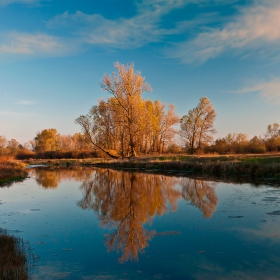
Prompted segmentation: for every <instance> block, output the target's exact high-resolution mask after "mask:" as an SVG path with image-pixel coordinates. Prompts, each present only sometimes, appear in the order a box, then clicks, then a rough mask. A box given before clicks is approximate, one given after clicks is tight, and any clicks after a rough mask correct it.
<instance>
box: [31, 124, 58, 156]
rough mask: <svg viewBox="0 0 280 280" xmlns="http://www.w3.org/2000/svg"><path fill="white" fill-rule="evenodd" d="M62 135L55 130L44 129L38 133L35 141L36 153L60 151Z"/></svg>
mask: <svg viewBox="0 0 280 280" xmlns="http://www.w3.org/2000/svg"><path fill="white" fill-rule="evenodd" d="M59 137H60V135H59V134H58V133H57V130H56V129H55V128H50V129H44V130H42V131H41V132H38V133H37V135H36V137H35V138H34V141H35V147H34V148H35V151H36V152H47V151H57V150H59V149H60V145H59Z"/></svg>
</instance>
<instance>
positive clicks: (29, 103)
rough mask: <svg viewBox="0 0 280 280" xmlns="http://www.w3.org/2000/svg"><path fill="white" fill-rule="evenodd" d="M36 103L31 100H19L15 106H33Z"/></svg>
mask: <svg viewBox="0 0 280 280" xmlns="http://www.w3.org/2000/svg"><path fill="white" fill-rule="evenodd" d="M36 103H37V102H36V101H33V100H25V99H20V100H18V101H17V102H16V104H17V105H34V104H36Z"/></svg>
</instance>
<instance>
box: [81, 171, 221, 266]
mask: <svg viewBox="0 0 280 280" xmlns="http://www.w3.org/2000/svg"><path fill="white" fill-rule="evenodd" d="M179 183H180V185H181V186H182V192H181V191H180V188H178V184H179ZM81 190H82V191H83V199H82V200H81V201H80V202H78V205H79V206H80V207H81V208H82V209H91V210H94V211H95V212H96V213H97V214H98V215H99V217H100V221H101V225H102V226H103V227H109V228H111V229H112V228H113V229H114V231H113V232H112V233H110V234H108V235H106V236H105V243H106V246H107V249H108V251H111V250H116V251H117V252H120V251H121V252H122V254H121V257H120V258H119V261H120V262H125V261H127V260H138V252H141V251H143V249H144V248H145V247H147V246H148V241H149V240H150V239H151V238H152V237H153V236H154V235H155V231H148V230H146V229H145V228H144V227H143V225H144V223H148V222H150V223H151V222H152V219H153V217H154V216H155V214H157V215H159V216H160V215H163V214H164V213H167V212H168V204H170V206H171V210H172V211H176V210H177V202H178V200H179V199H181V198H182V196H183V197H184V198H185V199H186V200H190V201H191V203H193V204H195V205H196V206H197V207H198V208H199V209H200V210H201V211H202V212H203V214H204V216H205V217H207V218H209V217H211V215H212V214H213V212H214V211H215V207H216V204H217V202H218V199H217V196H216V194H215V188H214V185H211V184H210V183H208V182H204V181H200V180H192V179H188V178H183V179H182V178H181V179H180V178H178V177H168V176H164V175H155V174H143V173H131V172H120V171H115V170H110V169H98V170H96V172H95V173H94V174H93V177H92V178H91V180H87V181H85V182H84V183H83V184H82V186H81Z"/></svg>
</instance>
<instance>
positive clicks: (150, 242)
mask: <svg viewBox="0 0 280 280" xmlns="http://www.w3.org/2000/svg"><path fill="white" fill-rule="evenodd" d="M30 172H31V179H30V180H27V181H25V182H23V183H21V184H17V185H14V186H12V187H10V188H4V189H0V203H1V204H0V209H1V212H0V227H1V228H7V229H9V230H17V231H20V232H18V233H17V234H18V235H19V236H20V237H22V238H24V239H25V240H27V241H29V242H30V244H31V246H32V247H33V248H34V249H35V252H36V254H37V255H39V256H40V261H39V262H38V266H37V267H36V268H35V270H34V272H33V278H34V279H225V278H226V279H277V277H279V275H280V266H279V265H280V223H279V218H280V216H279V215H278V212H277V211H278V210H280V189H279V188H277V187H271V186H259V187H254V186H251V185H249V184H244V185H235V184H226V183H216V182H211V181H203V180H194V179H190V178H186V177H175V176H164V175H155V174H146V173H137V172H122V171H115V170H110V169H101V168H100V169H92V168H87V169H84V168H76V169H44V168H37V169H33V170H30ZM84 210H88V211H84ZM107 251H108V252H110V253H108V252H107Z"/></svg>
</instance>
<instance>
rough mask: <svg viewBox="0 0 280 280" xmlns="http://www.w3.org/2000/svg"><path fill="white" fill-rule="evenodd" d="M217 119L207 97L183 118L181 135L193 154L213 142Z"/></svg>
mask: <svg viewBox="0 0 280 280" xmlns="http://www.w3.org/2000/svg"><path fill="white" fill-rule="evenodd" d="M215 118H216V112H215V109H214V108H213V105H212V103H211V102H210V100H209V99H208V98H207V97H202V98H201V99H200V100H199V103H198V105H197V106H196V107H195V108H194V109H192V110H190V111H189V113H188V115H185V116H183V117H182V118H181V120H180V127H181V130H180V135H181V137H182V138H183V139H184V141H185V142H186V144H187V146H188V147H189V148H190V150H191V153H194V150H195V149H200V148H201V147H202V145H205V144H206V145H207V144H209V143H210V142H211V141H212V140H213V134H214V133H216V129H215V128H214V121H215Z"/></svg>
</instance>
